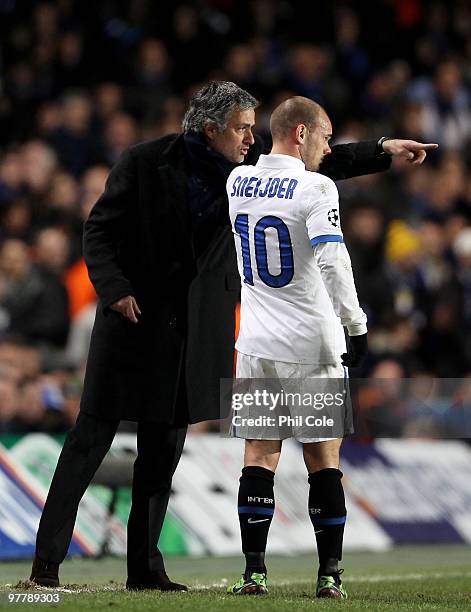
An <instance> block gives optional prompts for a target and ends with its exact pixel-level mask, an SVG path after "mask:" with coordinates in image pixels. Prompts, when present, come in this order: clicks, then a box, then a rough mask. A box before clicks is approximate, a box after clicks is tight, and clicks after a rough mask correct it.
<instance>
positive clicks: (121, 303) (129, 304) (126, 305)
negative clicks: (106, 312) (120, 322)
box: [110, 295, 141, 323]
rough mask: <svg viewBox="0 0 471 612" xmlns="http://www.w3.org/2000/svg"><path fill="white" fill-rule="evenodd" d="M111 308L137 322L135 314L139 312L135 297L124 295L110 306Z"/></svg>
mask: <svg viewBox="0 0 471 612" xmlns="http://www.w3.org/2000/svg"><path fill="white" fill-rule="evenodd" d="M110 308H111V309H112V310H116V312H119V313H120V314H122V315H123V317H126V318H127V319H129V320H130V321H132V322H133V323H137V322H138V319H137V316H138V315H140V314H141V311H140V309H139V306H138V305H137V302H136V299H135V298H134V296H132V295H127V296H126V297H123V298H121V299H120V300H118V301H117V302H115V303H114V304H112V305H111V306H110Z"/></svg>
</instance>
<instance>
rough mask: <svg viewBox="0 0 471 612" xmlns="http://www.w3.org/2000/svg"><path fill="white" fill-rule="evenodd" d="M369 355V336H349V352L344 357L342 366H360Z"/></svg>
mask: <svg viewBox="0 0 471 612" xmlns="http://www.w3.org/2000/svg"><path fill="white" fill-rule="evenodd" d="M367 353H368V334H361V336H348V347H347V352H346V353H344V354H343V355H342V356H341V357H342V365H344V366H347V368H357V367H358V366H360V365H361V364H362V363H363V361H364V359H365V357H366V355H367Z"/></svg>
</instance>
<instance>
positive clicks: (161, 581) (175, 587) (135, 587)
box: [126, 570, 188, 591]
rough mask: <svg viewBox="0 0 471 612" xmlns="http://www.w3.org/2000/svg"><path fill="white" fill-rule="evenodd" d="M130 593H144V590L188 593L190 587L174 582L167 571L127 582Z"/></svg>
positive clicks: (129, 579)
mask: <svg viewBox="0 0 471 612" xmlns="http://www.w3.org/2000/svg"><path fill="white" fill-rule="evenodd" d="M126 588H127V589H128V591H143V590H144V589H154V590H156V591H188V587H187V586H185V585H184V584H178V582H172V581H171V580H170V578H169V577H168V576H167V574H166V572H165V570H160V571H157V572H152V573H151V574H150V576H149V577H148V578H146V579H145V580H142V579H133V578H128V579H127V581H126Z"/></svg>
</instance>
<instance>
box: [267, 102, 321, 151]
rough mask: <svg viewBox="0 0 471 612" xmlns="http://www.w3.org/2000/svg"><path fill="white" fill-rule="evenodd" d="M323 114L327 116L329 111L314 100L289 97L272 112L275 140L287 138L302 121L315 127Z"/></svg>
mask: <svg viewBox="0 0 471 612" xmlns="http://www.w3.org/2000/svg"><path fill="white" fill-rule="evenodd" d="M323 116H327V113H326V112H325V110H324V109H323V108H322V106H321V105H320V104H318V103H317V102H314V100H311V99H310V98H304V97H303V96H293V97H292V98H288V99H287V100H285V101H284V102H282V103H281V104H280V105H279V106H277V107H276V108H275V110H274V111H273V113H272V114H271V117H270V131H271V134H272V137H273V140H280V139H283V138H285V137H286V136H287V135H288V134H289V132H290V130H292V129H293V128H294V127H296V126H298V125H299V124H301V123H302V124H304V125H306V126H307V127H308V128H311V129H313V128H315V127H316V125H317V124H318V122H319V120H320V119H321V118H322V117H323Z"/></svg>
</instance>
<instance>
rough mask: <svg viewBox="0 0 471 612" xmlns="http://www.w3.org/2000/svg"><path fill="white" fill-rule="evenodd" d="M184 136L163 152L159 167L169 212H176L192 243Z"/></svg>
mask: <svg viewBox="0 0 471 612" xmlns="http://www.w3.org/2000/svg"><path fill="white" fill-rule="evenodd" d="M183 147H184V145H183V137H182V136H181V135H180V136H178V137H177V138H176V140H174V141H173V142H171V143H170V145H169V146H168V147H167V149H166V150H165V151H164V152H163V154H162V157H161V158H160V160H159V166H158V168H157V171H158V174H159V179H160V182H161V185H162V188H163V190H164V193H165V198H164V200H165V201H166V202H168V206H169V212H174V213H175V216H176V219H177V221H178V227H179V229H180V230H181V231H182V233H183V234H184V235H185V237H186V239H187V240H188V241H189V242H190V243H191V237H192V236H191V217H190V209H189V206H188V198H187V176H186V172H185V153H184V148H183Z"/></svg>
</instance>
